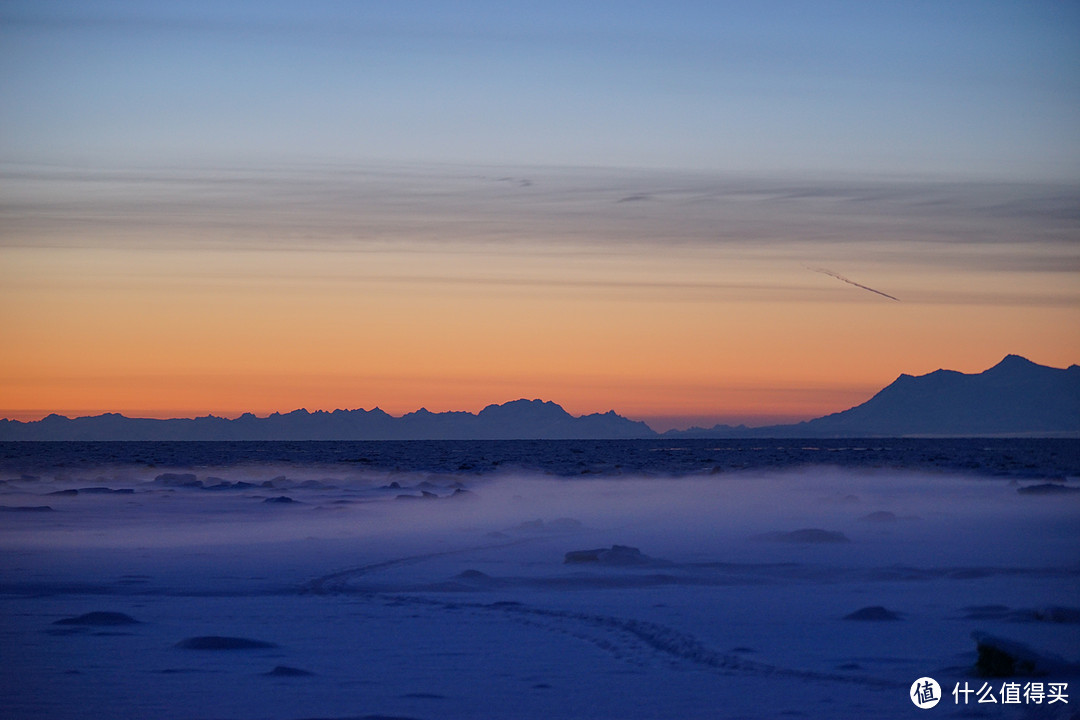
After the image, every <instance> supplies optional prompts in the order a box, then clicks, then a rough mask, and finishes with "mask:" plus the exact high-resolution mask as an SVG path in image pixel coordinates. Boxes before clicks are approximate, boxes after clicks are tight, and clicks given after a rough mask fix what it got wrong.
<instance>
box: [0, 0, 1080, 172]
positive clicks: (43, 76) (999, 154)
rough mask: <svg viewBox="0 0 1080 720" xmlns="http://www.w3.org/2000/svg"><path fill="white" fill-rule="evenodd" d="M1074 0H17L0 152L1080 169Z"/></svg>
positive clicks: (0, 77) (47, 157) (6, 155)
mask: <svg viewBox="0 0 1080 720" xmlns="http://www.w3.org/2000/svg"><path fill="white" fill-rule="evenodd" d="M1077 37H1080V5H1078V4H1077V3H1072V2H1068V3H1065V2H1032V1H1030V0H1027V1H1023V2H992V1H985V2H947V3H944V2H760V3H758V2H755V3H742V2H738V3H735V2H586V3H582V2H557V1H549V2H542V3H513V2H392V3H391V2H303V3H299V2H296V3H293V2H288V3H286V2H212V3H210V2H206V3H204V2H185V3H169V4H166V3H156V2H48V1H45V2H41V1H35V2H19V1H11V0H9V1H7V2H5V3H4V4H3V5H2V6H0V93H2V94H3V96H4V98H5V102H4V103H3V107H2V109H0V160H5V161H9V162H10V161H20V162H38V161H43V162H71V161H72V160H73V159H74V160H79V159H82V161H83V162H86V163H91V164H92V163H100V162H110V163H121V164H130V163H163V162H164V163H167V162H199V163H210V164H214V163H223V164H230V163H236V162H252V161H257V162H263V163H265V162H268V161H277V160H280V161H305V162H307V161H313V160H325V161H338V162H340V161H369V160H380V161H407V162H452V163H480V164H486V163H493V164H502V163H511V164H539V165H571V166H575V165H581V166H596V165H601V166H608V167H663V168H675V169H678V168H692V169H697V170H709V171H720V172H730V171H733V172H777V171H782V172H810V173H820V172H828V173H834V172H840V173H852V172H854V173H874V174H932V175H941V174H944V175H948V176H960V177H987V176H990V177H1008V178H1011V179H1015V178H1017V177H1031V178H1053V179H1062V178H1069V179H1072V178H1075V177H1077V174H1078V169H1080V141H1078V133H1077V132H1076V128H1077V127H1080V77H1078V73H1080V43H1078V42H1077Z"/></svg>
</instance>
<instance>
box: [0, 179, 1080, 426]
mask: <svg viewBox="0 0 1080 720" xmlns="http://www.w3.org/2000/svg"><path fill="white" fill-rule="evenodd" d="M410 172H414V173H418V175H417V176H416V177H414V178H408V177H406V178H405V180H404V181H401V179H400V178H399V179H398V181H397V182H398V184H397V185H393V184H391V185H392V186H391V187H387V186H385V185H383V184H381V183H380V182H379V180H378V178H373V177H369V176H367V175H364V174H363V173H360V174H359V175H358V176H357V178H355V179H353V180H351V181H349V182H346V183H343V184H341V185H340V186H334V185H333V184H331V185H330V187H326V186H324V185H318V186H316V187H313V188H312V187H308V186H307V183H309V182H310V180H308V179H304V178H301V179H300V180H297V179H296V178H294V177H291V176H289V175H288V174H283V175H282V176H281V177H277V176H275V177H274V178H273V183H291V184H297V185H299V187H300V189H301V190H303V191H304V192H305V193H307V194H308V195H309V197H310V198H311V201H310V202H309V203H306V204H304V203H301V204H300V205H299V206H297V207H295V208H293V209H291V210H290V211H286V210H283V209H282V208H280V207H275V206H273V205H272V202H271V200H270V199H268V198H267V197H264V196H265V195H269V193H268V188H270V189H272V188H273V187H276V185H274V184H260V182H254V181H253V182H251V183H250V186H251V195H250V197H246V198H243V199H241V200H239V201H237V200H231V199H228V198H226V199H224V200H222V199H220V198H218V199H214V200H212V201H209V202H204V201H201V200H199V198H197V197H188V195H189V194H191V195H195V194H196V193H192V192H191V190H190V188H189V187H187V186H185V187H181V188H177V189H176V196H175V197H173V196H168V195H166V196H165V197H164V199H162V198H160V197H153V198H140V197H139V193H140V192H141V190H140V189H139V186H138V185H137V183H134V182H126V181H121V182H117V183H115V184H114V186H111V187H109V188H106V190H105V191H104V197H101V198H99V201H98V205H97V206H96V212H97V214H95V215H93V216H91V217H86V216H85V215H84V212H85V211H84V210H83V209H82V208H78V207H76V205H75V203H74V201H67V200H63V199H61V200H53V203H54V206H55V207H54V208H52V209H51V210H50V212H43V213H39V214H38V215H37V216H32V217H30V218H29V219H28V220H27V221H26V222H25V223H22V224H21V225H20V224H19V223H9V224H8V225H7V226H6V227H5V229H4V231H3V235H2V237H3V240H4V243H5V244H4V246H3V247H0V319H2V322H3V327H4V343H3V347H2V349H0V415H2V416H5V417H9V418H13V419H23V420H29V419H38V418H40V417H42V416H44V415H45V414H48V413H52V412H56V413H60V414H66V415H69V416H75V415H87V414H98V413H103V412H121V413H124V414H126V415H131V416H140V417H177V416H186V417H191V416H196V415H206V414H208V413H212V414H216V415H223V416H228V417H234V416H236V415H238V414H240V413H242V412H245V411H251V412H255V413H256V414H259V415H264V414H268V413H271V412H275V411H280V412H288V411H290V410H293V409H296V408H301V407H302V408H307V409H308V410H312V411H314V410H317V409H324V410H333V409H336V408H348V409H351V408H373V407H376V406H378V407H381V408H382V409H384V410H386V411H387V412H390V413H391V414H395V415H400V414H403V413H406V412H410V411H412V410H416V409H418V408H420V407H426V408H428V409H429V410H432V411H442V410H470V411H478V410H480V409H482V408H483V407H484V406H485V405H487V404H490V403H498V402H506V401H509V400H513V399H517V398H520V397H525V398H543V399H548V400H554V401H555V402H558V403H560V404H561V405H563V406H564V407H565V408H566V409H567V410H568V411H569V412H571V413H573V414H583V413H590V412H604V411H607V410H609V409H614V410H616V411H617V412H619V413H620V414H623V415H626V416H628V417H631V418H634V419H642V420H645V421H647V422H649V423H650V424H651V425H653V426H654V427H655V428H656V429H661V430H663V429H667V428H670V427H685V426H688V425H691V424H698V425H711V424H713V423H716V422H726V423H737V422H745V423H747V424H751V425H755V424H756V425H761V424H770V423H773V422H788V421H794V420H800V419H808V418H812V417H816V416H820V415H823V414H826V413H830V412H836V411H840V410H844V409H846V408H848V407H851V406H852V405H855V404H858V403H860V402H863V401H864V400H866V399H868V398H869V397H870V396H871V395H872V394H873V393H874V392H876V391H877V390H878V389H880V388H881V387H883V386H884V385H886V384H888V383H889V382H891V381H892V380H893V379H895V377H896V376H897V375H898V374H900V373H902V372H907V373H911V374H921V373H925V372H930V371H932V370H935V369H937V368H939V367H946V368H950V369H954V370H960V371H964V372H979V371H981V370H984V369H986V368H987V367H990V366H991V365H993V364H995V363H996V362H997V361H998V360H1000V359H1001V358H1002V357H1003V356H1004V355H1006V354H1008V353H1018V354H1022V355H1025V356H1026V357H1028V358H1030V359H1032V360H1034V361H1035V362H1039V363H1042V364H1047V365H1053V366H1057V367H1064V366H1067V365H1069V364H1072V363H1073V362H1076V361H1077V360H1078V359H1080V281H1078V277H1080V276H1078V275H1077V273H1076V269H1077V267H1078V264H1080V250H1078V248H1077V245H1076V244H1075V243H1070V242H1066V241H1065V240H1066V239H1068V238H1069V232H1070V230H1069V229H1068V228H1066V229H1065V230H1062V229H1061V228H1060V227H1058V226H1057V225H1055V224H1054V223H1046V222H1042V221H1038V220H1036V221H1033V220H1032V218H1031V217H1030V216H1029V215H1026V214H1019V215H1018V216H1017V217H1015V218H1008V217H1006V218H1004V219H1002V218H1000V217H998V218H986V217H984V215H985V213H982V212H980V208H979V207H978V206H977V205H976V206H975V207H974V208H973V207H972V205H971V203H972V200H971V198H972V197H978V193H979V191H980V188H977V187H975V188H972V187H969V186H964V185H958V186H956V187H952V188H947V190H946V191H945V192H944V193H943V196H944V202H945V203H946V207H947V208H949V207H951V209H947V210H946V211H942V210H940V209H939V210H937V211H936V212H938V213H939V215H938V216H930V217H927V216H925V215H923V214H921V213H920V212H916V211H915V210H914V209H913V208H912V207H911V204H910V202H909V200H908V195H909V194H910V193H911V192H912V191H913V189H912V186H909V185H904V184H886V185H882V186H880V187H875V188H873V192H874V193H875V194H877V195H878V196H884V198H885V199H884V200H880V199H879V200H876V201H872V202H871V201H867V202H865V203H862V204H861V205H860V206H859V207H858V208H857V209H856V210H852V209H851V205H852V203H851V202H850V197H849V193H850V191H849V190H847V189H845V188H833V187H830V186H828V185H822V186H821V187H819V188H818V189H819V190H820V191H821V197H818V198H816V199H814V200H812V201H808V200H805V199H797V198H796V199H791V197H790V192H789V191H787V190H785V191H783V192H781V191H780V190H778V189H777V188H775V187H773V186H772V185H770V184H769V183H763V182H762V181H756V182H757V186H754V185H753V183H751V190H752V191H753V192H750V191H744V190H742V189H740V190H739V191H738V192H731V191H730V190H729V188H730V187H732V186H731V184H730V183H729V182H728V181H724V183H720V181H719V180H716V179H711V178H702V177H697V176H695V177H691V178H684V179H682V182H683V183H684V184H683V186H681V187H678V188H676V189H675V190H671V189H670V187H671V185H670V183H671V179H670V178H657V177H651V176H647V175H646V176H635V177H634V178H633V179H632V181H627V180H625V179H623V178H615V179H613V178H610V177H607V176H598V175H596V174H585V175H584V176H582V175H580V174H574V173H572V172H565V173H556V172H553V171H548V175H547V176H545V175H543V174H542V173H538V176H537V177H534V179H533V180H532V181H531V184H530V186H528V187H520V188H514V189H513V192H511V191H510V189H508V188H505V187H503V184H500V183H496V182H491V181H489V180H487V179H485V178H483V177H478V176H472V177H470V176H465V177H464V178H463V177H462V174H461V173H454V174H451V175H445V174H440V173H438V172H433V171H425V172H423V173H421V172H420V171H418V170H412V171H410ZM164 179H165V180H166V181H167V180H168V179H169V178H168V177H165V178H164ZM213 180H214V178H212V177H208V178H205V179H204V182H205V183H207V184H210V183H211V182H212V181H213ZM616 180H618V181H619V182H616ZM333 182H339V181H333ZM620 182H621V183H622V184H619V183H620ZM627 183H629V186H627ZM665 183H666V184H665ZM9 184H10V185H13V186H15V187H16V189H18V188H20V187H23V186H21V185H19V184H17V183H13V182H12V181H9ZM416 186H420V187H423V188H425V190H423V191H417V190H415V189H413V188H415V187H416ZM196 187H198V183H196ZM654 187H659V188H661V190H662V191H656V190H653V188H654ZM815 187H816V186H815ZM372 188H376V191H377V192H378V193H383V194H384V197H381V198H378V202H377V203H375V204H373V206H372V207H374V208H375V209H374V210H370V211H368V210H365V209H363V208H360V209H358V208H357V207H355V206H353V205H352V204H351V203H348V202H339V201H335V200H333V199H332V196H334V195H343V194H344V195H348V194H349V193H350V192H353V193H356V192H358V191H359V190H363V191H367V192H372V191H373V190H372ZM430 188H437V189H439V190H440V191H441V193H435V192H429V189H430ZM320 189H321V190H323V191H325V192H326V195H327V197H326V198H323V197H321V196H320V195H319V193H318V192H317V191H318V190H320ZM914 189H915V190H919V188H918V187H917V186H915V188H914ZM994 191H995V192H1000V189H996V190H994ZM28 192H29V190H28ZM99 192H102V191H101V190H99ZM830 193H831V194H830ZM301 194H303V193H301ZM630 196H634V197H636V196H641V197H642V198H645V199H639V200H635V201H634V202H621V203H620V202H619V200H620V199H623V198H626V197H630ZM1021 196H1022V193H1021ZM252 198H253V199H252ZM139 200H144V202H138V201H139ZM950 203H951V206H950V205H949V204H950ZM189 204H190V205H191V207H190V208H188V205H189ZM864 206H869V207H864ZM184 210H187V211H186V212H184ZM75 225H77V226H78V230H77V231H74V230H73V229H72V228H73V226H75ZM979 232H982V233H985V236H984V237H983V238H982V239H975V240H973V239H972V236H973V234H975V233H979ZM816 268H827V269H829V270H830V271H832V272H835V273H839V274H842V275H843V276H845V277H847V278H849V279H851V280H852V281H853V282H858V283H859V284H862V285H865V286H866V287H868V288H874V289H876V290H878V291H880V292H883V293H887V294H889V295H893V296H895V297H896V298H898V299H899V301H894V300H891V299H889V298H886V297H884V296H882V295H879V294H876V293H873V292H868V291H866V290H865V289H862V288H859V287H856V286H854V285H852V284H849V283H845V282H841V281H840V280H838V279H836V278H834V277H830V276H828V275H826V274H824V273H821V272H815V271H814V270H815V269H816Z"/></svg>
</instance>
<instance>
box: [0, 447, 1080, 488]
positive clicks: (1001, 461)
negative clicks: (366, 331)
mask: <svg viewBox="0 0 1080 720" xmlns="http://www.w3.org/2000/svg"><path fill="white" fill-rule="evenodd" d="M238 465H274V466H282V465H284V466H301V467H320V466H339V467H340V466H349V467H353V468H355V469H356V470H372V471H378V472H406V473H411V472H427V473H438V474H475V475H482V474H490V473H499V472H513V471H526V472H532V473H542V474H550V475H554V476H560V477H573V476H582V475H599V476H605V477H611V476H620V475H633V476H642V475H644V476H681V475H694V474H710V473H731V472H740V471H747V470H777V469H790V468H798V467H805V466H810V465H825V466H836V467H845V468H854V469H867V470H873V469H903V470H912V471H922V472H939V473H949V474H954V473H963V474H967V475H978V476H987V477H1015V478H1025V479H1037V478H1047V479H1062V478H1076V477H1078V476H1080V440H1077V439H1034V438H962V439H912V438H897V439H880V438H877V439H868V440H851V439H845V440H680V441H671V440H663V439H655V440H493V441H400V442H396V441H372V442H338V441H327V442H4V443H0V473H2V474H3V475H0V479H3V476H8V477H11V476H14V477H18V476H20V475H22V474H28V475H38V474H48V473H63V472H65V471H71V470H90V469H93V468H102V467H120V468H129V469H136V468H148V469H150V468H160V469H170V468H200V467H205V468H214V467H231V466H238Z"/></svg>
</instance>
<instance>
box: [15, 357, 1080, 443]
mask: <svg viewBox="0 0 1080 720" xmlns="http://www.w3.org/2000/svg"><path fill="white" fill-rule="evenodd" d="M1067 434H1076V435H1080V366H1077V365H1072V366H1070V367H1069V368H1066V369H1058V368H1052V367H1046V366H1043V365H1037V364H1036V363H1033V362H1031V361H1030V360H1026V359H1025V358H1023V357H1020V356H1019V355H1009V356H1007V357H1005V359H1004V360H1002V361H1001V362H1000V363H998V364H997V365H995V366H994V367H992V368H990V369H989V370H986V371H984V372H981V373H975V374H965V373H960V372H956V371H953V370H936V371H934V372H932V373H928V374H926V375H921V376H912V375H907V374H903V375H901V376H900V377H898V378H897V379H896V380H895V381H894V382H892V383H891V384H889V385H888V386H887V387H885V388H884V389H882V390H881V391H880V392H878V393H877V394H876V395H874V396H873V397H872V398H870V399H869V400H867V401H866V402H865V403H862V404H861V405H857V406H855V407H853V408H850V409H849V410H845V411H843V412H838V413H834V414H831V415H826V416H824V417H820V418H816V419H814V420H808V421H806V422H802V423H797V424H794V425H773V426H768V427H756V428H747V427H743V426H739V427H731V426H727V425H717V426H715V427H713V428H709V429H703V428H692V429H690V430H683V431H671V432H668V433H664V435H663V436H660V435H658V434H657V433H656V432H654V431H653V430H652V429H651V428H649V426H648V425H646V424H645V423H643V422H640V421H634V420H630V419H627V418H625V417H622V416H620V415H618V414H616V413H615V412H614V411H608V412H606V413H594V414H591V415H582V416H573V415H570V414H569V413H567V412H566V411H565V410H564V409H563V408H562V407H560V406H559V405H557V404H556V403H554V402H550V401H543V400H525V399H522V400H514V401H512V402H508V403H504V404H502V405H489V406H487V407H486V408H484V409H483V410H481V411H480V412H479V413H475V414H474V413H470V412H460V411H453V412H438V413H433V412H430V411H428V410H426V409H423V408H421V409H420V410H417V411H415V412H411V413H408V414H406V415H402V416H401V417H394V416H392V415H390V414H388V413H386V412H384V411H383V410H381V409H379V408H374V409H372V410H362V409H361V410H334V411H333V412H327V411H322V410H318V411H315V412H308V411H307V410H294V411H292V412H289V413H284V414H282V413H273V414H272V415H268V416H266V417H262V418H260V417H256V416H255V415H253V414H251V413H245V414H244V415H241V416H240V417H238V418H236V419H233V420H230V419H227V418H221V417H214V416H207V417H201V418H176V419H170V420H156V419H147V418H128V417H124V416H123V415H119V414H116V413H106V414H104V415H97V416H93V417H80V418H74V419H71V418H66V417H63V416H60V415H50V416H48V417H46V418H43V419H42V420H38V421H34V422H20V421H16V420H0V440H533V439H535V440H563V439H638V438H652V437H673V438H693V437H711V438H744V437H745V438H755V437H756V438H761V437H777V438H784V437H804V438H829V437H897V436H906V435H943V436H977V435H1049V436H1052V435H1067Z"/></svg>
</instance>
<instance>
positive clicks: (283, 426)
mask: <svg viewBox="0 0 1080 720" xmlns="http://www.w3.org/2000/svg"><path fill="white" fill-rule="evenodd" d="M655 435H656V433H655V432H653V430H652V429H651V428H649V426H648V425H646V424H645V423H643V422H636V421H633V420H628V419H627V418H624V417H622V416H620V415H617V414H615V412H614V411H609V412H607V413H594V414H592V415H582V416H580V417H575V416H573V415H570V414H569V413H567V412H566V411H565V410H563V408H562V407H560V406H559V405H557V404H555V403H553V402H545V401H543V400H524V399H522V400H515V401H513V402H508V403H505V404H502V405H489V406H488V407H486V408H484V409H483V410H481V411H480V412H479V413H476V414H473V413H469V412H456V411H452V412H440V413H433V412H430V411H428V410H426V409H420V410H417V411H416V412H411V413H408V414H406V415H402V416H401V417H394V416H392V415H390V414H388V413H386V412H385V411H383V410H381V409H379V408H375V409H373V410H362V409H361V410H334V411H333V412H327V411H324V410H317V411H315V412H308V411H307V410H294V411H292V412H289V413H284V414H282V413H273V414H271V415H268V416H266V417H262V418H260V417H256V416H255V415H253V414H251V413H245V414H243V415H241V416H240V417H238V418H236V419H234V420H230V419H227V418H221V417H215V416H212V415H211V416H206V417H200V418H175V419H169V420H157V419H148V418H128V417H124V416H123V415H118V414H116V413H106V414H104V415H96V416H93V417H80V418H73V419H72V418H66V417H63V416H61V415H49V416H48V417H46V418H43V419H42V420H39V421H36V422H27V423H23V422H18V421H13V420H0V440H297V441H299V440H531V439H537V440H561V439H578V438H590V439H591V438H595V439H631V438H643V437H654V436H655Z"/></svg>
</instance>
